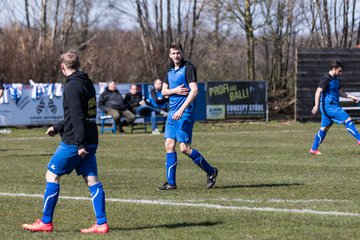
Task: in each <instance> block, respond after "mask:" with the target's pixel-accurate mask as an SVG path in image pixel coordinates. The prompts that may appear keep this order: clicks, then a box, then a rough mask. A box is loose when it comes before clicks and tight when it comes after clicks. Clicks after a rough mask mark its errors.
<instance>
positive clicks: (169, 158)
mask: <svg viewBox="0 0 360 240" xmlns="http://www.w3.org/2000/svg"><path fill="white" fill-rule="evenodd" d="M165 166H166V178H167V182H168V183H169V184H170V185H172V186H176V166H177V155H176V152H171V153H166V165H165Z"/></svg>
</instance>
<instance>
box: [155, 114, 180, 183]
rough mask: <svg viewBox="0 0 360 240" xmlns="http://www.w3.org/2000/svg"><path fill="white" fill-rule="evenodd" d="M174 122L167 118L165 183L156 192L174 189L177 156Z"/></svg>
mask: <svg viewBox="0 0 360 240" xmlns="http://www.w3.org/2000/svg"><path fill="white" fill-rule="evenodd" d="M174 122H175V121H174V120H172V119H171V118H168V120H167V122H166V128H165V133H164V138H165V150H166V163H165V168H166V179H167V182H166V183H164V184H163V185H162V186H160V187H158V188H157V190H174V189H176V188H177V187H176V167H177V155H176V151H175V145H176V129H175V128H174Z"/></svg>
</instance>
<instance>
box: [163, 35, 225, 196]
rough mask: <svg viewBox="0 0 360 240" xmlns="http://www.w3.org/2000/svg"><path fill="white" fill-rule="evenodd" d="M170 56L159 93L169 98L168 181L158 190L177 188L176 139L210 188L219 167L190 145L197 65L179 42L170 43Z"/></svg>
mask: <svg viewBox="0 0 360 240" xmlns="http://www.w3.org/2000/svg"><path fill="white" fill-rule="evenodd" d="M169 56H170V58H171V66H170V68H169V69H168V72H167V74H166V76H165V78H164V83H163V87H162V94H163V95H164V96H169V98H170V99H169V102H170V111H169V113H168V117H167V121H166V127H165V133H164V138H165V148H166V177H167V182H166V183H165V184H163V185H162V186H160V187H159V188H157V190H174V189H176V188H177V186H176V166H177V155H176V151H175V145H176V142H179V145H180V151H181V152H182V153H184V154H185V155H187V156H188V157H190V158H191V159H192V160H193V162H194V163H195V164H196V165H198V166H199V167H200V168H201V169H202V170H204V171H205V172H206V174H207V183H206V187H207V188H212V187H213V186H214V185H215V182H216V177H217V175H218V169H217V168H215V167H212V166H211V165H210V164H209V163H208V162H207V161H206V160H205V158H204V157H203V156H202V155H201V154H200V153H199V152H198V151H197V150H196V149H193V148H191V146H190V144H191V139H192V129H193V126H194V113H195V102H194V101H195V98H196V95H197V94H198V85H197V76H196V68H195V66H194V65H192V64H191V63H190V62H188V61H185V60H184V59H183V49H182V45H181V44H180V43H177V42H174V43H172V44H171V46H170V53H169Z"/></svg>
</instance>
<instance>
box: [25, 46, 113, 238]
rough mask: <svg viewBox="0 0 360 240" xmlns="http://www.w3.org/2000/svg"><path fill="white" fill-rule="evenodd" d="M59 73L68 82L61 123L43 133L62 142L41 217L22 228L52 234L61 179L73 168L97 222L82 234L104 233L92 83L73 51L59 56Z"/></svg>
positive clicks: (52, 166)
mask: <svg viewBox="0 0 360 240" xmlns="http://www.w3.org/2000/svg"><path fill="white" fill-rule="evenodd" d="M60 62H61V70H62V73H63V74H64V75H65V76H66V78H67V80H66V83H65V85H64V94H63V108H64V120H62V121H60V122H59V123H58V124H56V125H54V126H52V127H50V128H48V130H47V132H46V134H48V135H49V136H55V135H56V134H57V133H60V135H61V143H60V145H59V147H58V148H57V149H56V151H55V153H54V155H53V156H52V158H51V160H50V162H49V164H48V170H47V172H46V176H45V178H46V187H45V193H44V202H43V205H44V206H43V216H42V218H41V219H39V220H37V221H36V222H35V223H32V224H24V225H22V227H23V228H24V229H26V230H30V231H32V232H52V230H53V223H52V221H53V214H54V211H55V207H56V203H57V200H58V197H59V193H60V178H61V176H63V175H64V174H70V173H71V172H72V171H73V170H74V169H75V170H76V173H77V174H78V175H82V176H83V178H84V180H85V183H86V185H87V186H88V187H89V191H90V193H91V200H92V204H93V207H94V212H95V217H96V223H95V224H94V225H93V226H92V227H90V228H86V229H81V232H82V233H106V232H108V231H109V226H108V224H107V219H106V213H105V192H104V190H103V187H102V184H101V182H100V181H99V178H98V172H97V163H96V155H95V153H96V149H97V146H98V129H97V125H96V122H95V120H96V93H95V88H94V85H93V83H92V81H91V80H90V79H89V77H88V75H87V74H86V73H84V72H82V71H81V70H79V68H80V60H79V57H78V55H77V54H76V53H75V52H71V51H70V52H67V53H64V54H62V55H61V58H60Z"/></svg>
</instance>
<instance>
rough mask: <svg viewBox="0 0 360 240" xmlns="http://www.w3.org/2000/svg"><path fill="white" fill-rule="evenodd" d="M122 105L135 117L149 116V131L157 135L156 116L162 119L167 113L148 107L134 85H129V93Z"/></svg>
mask: <svg viewBox="0 0 360 240" xmlns="http://www.w3.org/2000/svg"><path fill="white" fill-rule="evenodd" d="M124 104H126V105H127V106H128V108H129V110H130V111H131V112H132V113H135V114H136V116H150V120H151V129H152V133H153V134H159V133H160V131H159V129H158V128H157V123H156V114H160V115H161V116H163V117H166V116H167V112H166V111H163V110H162V109H159V108H156V107H153V106H150V105H149V104H148V103H147V102H146V100H145V98H144V97H143V95H142V94H141V92H139V91H138V89H137V86H136V84H131V85H130V92H128V93H126V95H125V98H124Z"/></svg>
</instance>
